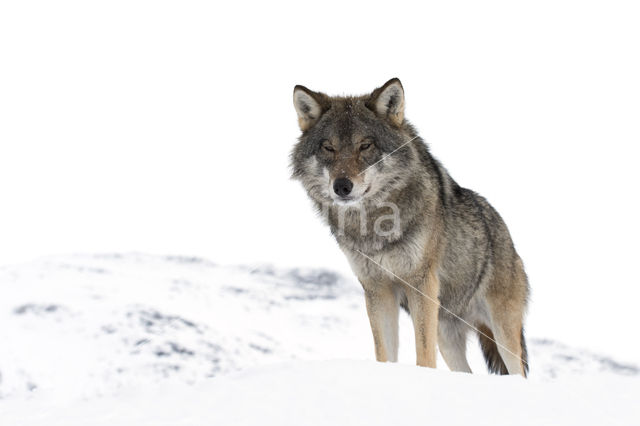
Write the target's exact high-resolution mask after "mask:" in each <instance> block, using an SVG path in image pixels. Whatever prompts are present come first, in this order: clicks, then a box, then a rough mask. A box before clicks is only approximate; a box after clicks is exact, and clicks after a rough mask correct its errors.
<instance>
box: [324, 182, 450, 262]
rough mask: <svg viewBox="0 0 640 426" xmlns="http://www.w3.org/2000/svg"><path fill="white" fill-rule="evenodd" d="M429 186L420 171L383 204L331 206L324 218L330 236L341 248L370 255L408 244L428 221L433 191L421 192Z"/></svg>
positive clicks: (429, 183)
mask: <svg viewBox="0 0 640 426" xmlns="http://www.w3.org/2000/svg"><path fill="white" fill-rule="evenodd" d="M432 184H433V182H432V179H430V178H429V174H428V173H427V170H423V173H420V174H416V175H412V176H410V177H409V178H408V180H407V182H406V185H404V186H403V187H401V188H398V189H395V190H393V191H392V192H391V193H390V194H389V195H388V196H387V197H386V198H385V199H384V200H383V201H379V202H375V201H369V202H365V203H363V204H361V205H359V206H357V207H341V206H336V205H332V206H330V207H329V209H328V212H327V214H326V219H327V221H328V223H329V227H330V228H331V233H332V234H333V235H334V236H335V238H336V240H337V242H338V244H340V246H341V247H343V248H348V249H351V250H360V251H362V252H365V253H370V254H374V253H378V252H382V251H386V250H390V249H392V248H394V247H397V246H398V245H401V244H405V243H410V242H411V241H412V237H413V236H414V234H415V233H416V232H418V230H419V229H420V224H422V223H423V221H428V220H429V217H428V216H429V215H428V212H429V211H430V210H432V209H430V208H429V206H430V204H432V203H434V202H436V201H437V200H435V199H428V198H427V195H426V194H432V193H433V192H432V191H425V190H424V189H425V186H428V185H432ZM436 193H437V192H436Z"/></svg>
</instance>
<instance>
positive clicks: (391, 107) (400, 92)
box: [366, 78, 404, 126]
mask: <svg viewBox="0 0 640 426" xmlns="http://www.w3.org/2000/svg"><path fill="white" fill-rule="evenodd" d="M366 105H367V107H368V108H369V109H371V110H372V111H373V112H375V113H376V114H378V115H379V116H380V117H385V118H388V119H389V121H391V123H392V124H393V125H395V126H400V125H401V124H402V122H403V121H404V89H403V88H402V83H400V80H398V79H397V78H392V79H391V80H389V81H387V82H386V83H385V84H384V86H382V87H379V88H377V89H376V90H374V91H373V92H372V93H371V96H370V97H369V100H368V101H367V103H366Z"/></svg>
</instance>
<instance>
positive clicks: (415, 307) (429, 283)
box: [407, 271, 440, 368]
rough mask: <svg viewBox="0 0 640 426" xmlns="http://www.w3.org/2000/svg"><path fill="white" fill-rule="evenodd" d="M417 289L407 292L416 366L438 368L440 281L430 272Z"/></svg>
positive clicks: (418, 284)
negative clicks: (413, 333)
mask: <svg viewBox="0 0 640 426" xmlns="http://www.w3.org/2000/svg"><path fill="white" fill-rule="evenodd" d="M416 284H417V286H416V289H417V290H419V292H418V291H416V289H410V290H407V299H408V302H409V312H410V313H411V319H412V320H413V328H414V331H415V336H416V364H418V365H420V366H422V367H431V368H435V367H436V343H437V340H438V310H439V309H440V303H439V301H438V294H439V291H440V280H439V279H438V276H437V275H436V274H435V273H434V272H431V271H429V272H428V273H427V277H426V279H425V280H423V282H422V283H416Z"/></svg>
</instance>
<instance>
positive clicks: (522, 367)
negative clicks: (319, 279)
mask: <svg viewBox="0 0 640 426" xmlns="http://www.w3.org/2000/svg"><path fill="white" fill-rule="evenodd" d="M293 101H294V106H295V110H296V112H297V115H298V123H299V126H300V129H301V132H302V133H301V135H300V137H299V140H298V142H297V144H296V145H295V147H294V148H293V151H292V153H291V168H292V177H293V178H294V179H296V180H298V181H300V182H301V183H302V185H303V187H304V188H305V189H306V191H307V193H308V195H309V197H310V198H311V200H312V201H313V203H314V205H315V207H316V208H317V210H318V212H320V213H322V217H323V218H324V220H325V221H326V223H327V224H328V225H329V227H330V229H331V232H332V234H333V236H334V237H335V238H336V240H337V242H338V244H339V246H340V248H341V249H342V251H343V252H344V254H345V255H346V257H347V259H348V261H349V263H350V265H351V268H352V269H353V271H354V273H355V274H356V276H357V277H358V280H359V281H360V283H361V285H362V287H363V289H364V295H365V301H366V307H367V314H368V316H369V321H370V323H371V330H372V332H373V340H374V346H375V355H376V359H377V360H378V361H382V362H384V361H391V362H395V361H397V355H398V315H399V308H400V307H402V308H404V309H405V310H406V311H407V312H408V313H409V315H410V317H411V319H412V321H413V325H414V331H415V339H416V357H417V364H418V365H420V366H427V367H435V366H436V344H437V346H438V348H439V350H440V353H441V354H442V357H443V359H444V360H445V362H446V363H447V365H448V367H449V368H450V369H451V370H454V371H465V372H471V369H470V367H469V364H468V362H467V357H466V342H467V335H468V333H469V332H470V331H471V332H474V333H475V334H477V336H478V338H479V341H480V346H481V349H482V352H483V355H484V358H485V361H486V363H487V366H488V369H489V370H490V371H491V372H493V373H498V374H521V375H522V376H525V377H526V375H527V372H528V364H527V348H526V343H525V339H524V332H523V320H524V314H525V311H526V306H527V299H528V294H529V284H528V280H527V276H526V274H525V271H524V266H523V263H522V260H521V259H520V257H519V256H518V254H517V252H516V250H515V248H514V245H513V242H512V240H511V236H510V234H509V231H508V230H507V226H506V225H505V223H504V221H503V220H502V218H501V217H500V215H499V214H498V213H497V212H496V210H495V209H494V208H493V207H491V205H490V204H489V203H488V202H487V200H485V199H484V198H483V197H481V196H480V195H478V194H477V193H475V192H473V191H471V190H469V189H466V188H462V187H461V186H459V185H458V184H457V183H456V182H455V181H454V180H453V178H452V177H451V176H450V175H449V173H448V172H447V170H446V169H445V168H444V167H443V166H442V165H441V164H440V162H439V161H438V160H436V159H435V158H434V157H433V156H432V155H431V153H430V151H429V148H428V147H427V145H426V144H425V142H424V141H423V140H422V139H421V138H420V137H419V135H418V133H417V131H416V129H415V128H414V127H413V126H412V125H411V124H410V123H409V122H408V121H407V119H406V118H405V116H404V112H405V108H404V106H405V96H404V89H403V87H402V84H401V83H400V80H398V79H396V78H394V79H391V80H389V81H388V82H387V83H385V84H384V85H383V86H382V87H379V88H377V89H375V90H374V91H373V92H371V93H370V94H367V95H364V96H333V97H332V96H328V95H326V94H324V93H321V92H314V91H312V90H309V89H307V88H306V87H304V86H299V85H298V86H295V88H294V91H293ZM408 284H410V286H409V285H408Z"/></svg>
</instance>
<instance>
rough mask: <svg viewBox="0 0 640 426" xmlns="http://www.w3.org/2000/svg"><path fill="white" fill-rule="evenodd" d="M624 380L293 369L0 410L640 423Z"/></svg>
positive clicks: (29, 421) (164, 420) (97, 420)
mask: <svg viewBox="0 0 640 426" xmlns="http://www.w3.org/2000/svg"><path fill="white" fill-rule="evenodd" d="M638 395H640V381H638V380H635V379H631V378H622V377H605V376H601V377H600V378H599V379H596V380H593V379H587V378H584V379H577V380H576V378H573V379H560V380H556V381H551V382H549V381H547V382H537V381H531V380H530V381H526V380H524V379H521V378H519V377H498V376H481V375H469V374H463V373H450V372H446V371H441V370H431V369H426V368H420V367H415V366H409V365H401V364H379V363H375V362H373V361H315V362H303V361H293V362H288V363H284V364H280V365H274V366H269V367H262V368H258V369H251V370H249V371H245V372H242V373H234V374H230V375H227V376H222V377H217V378H213V379H209V380H207V381H206V382H202V383H199V384H198V385H195V386H187V385H171V386H169V385H164V386H160V387H153V388H144V389H136V390H132V389H129V390H127V391H125V392H122V393H121V394H120V395H118V396H117V397H108V398H102V399H96V400H90V401H81V402H76V403H73V404H69V405H67V406H64V407H51V406H47V405H46V404H41V401H40V400H33V401H30V402H25V401H14V402H11V403H8V404H7V405H5V407H2V408H4V409H5V412H4V414H2V415H1V416H0V421H1V422H2V424H6V425H25V426H37V425H43V426H44V425H46V426H55V425H67V426H74V425H89V424H90V425H92V426H100V425H113V424H117V425H120V426H126V425H132V426H141V425H174V426H180V425H215V424H233V425H308V426H309V425H311V426H312V425H328V424H349V425H392V424H416V425H417V424H422V425H429V424H435V425H441V424H447V425H470V424H473V425H485V424H486V425H514V424H518V425H540V424H563V425H572V424H576V425H578V424H579V425H585V424H612V425H613V424H629V422H631V421H633V419H636V420H637V419H638V418H639V416H640V409H639V405H638V404H637V402H638V401H637V398H638Z"/></svg>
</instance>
